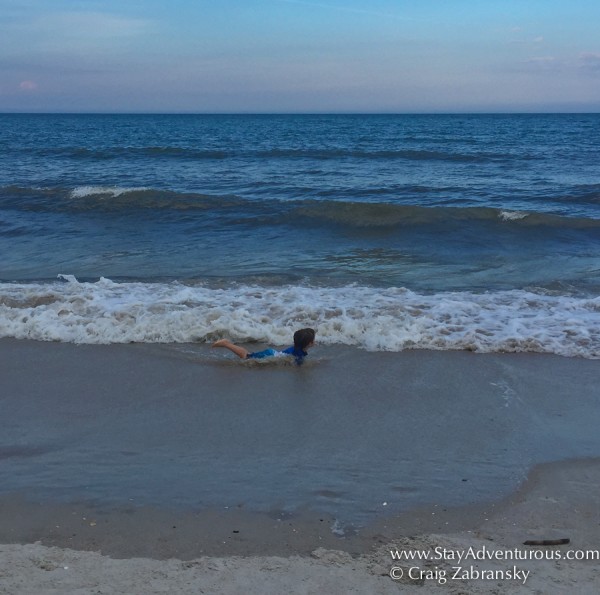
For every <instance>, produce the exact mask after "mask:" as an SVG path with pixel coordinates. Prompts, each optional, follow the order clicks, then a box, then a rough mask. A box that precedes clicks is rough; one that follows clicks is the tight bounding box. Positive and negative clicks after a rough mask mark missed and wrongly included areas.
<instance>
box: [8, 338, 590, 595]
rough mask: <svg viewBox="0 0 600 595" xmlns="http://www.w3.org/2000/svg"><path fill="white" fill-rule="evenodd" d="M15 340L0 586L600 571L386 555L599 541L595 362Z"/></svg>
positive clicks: (478, 582)
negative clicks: (281, 360) (254, 361)
mask: <svg viewBox="0 0 600 595" xmlns="http://www.w3.org/2000/svg"><path fill="white" fill-rule="evenodd" d="M0 356H1V357H0V373H1V377H2V386H3V388H2V396H1V399H2V406H3V416H2V421H1V422H0V423H1V425H2V432H1V433H0V435H1V436H2V438H1V440H2V441H1V442H0V459H1V462H2V466H1V480H2V481H1V483H0V490H1V491H0V543H2V544H4V545H1V546H0V593H10V594H13V593H24V594H25V593H27V594H29V593H86V594H87V593H90V594H91V593H167V592H168V593H201V592H205V593H281V592H286V591H287V592H290V593H324V592H325V593H398V592H418V593H423V592H429V591H432V592H436V591H437V590H440V591H448V592H454V593H479V592H481V593H488V592H489V593H494V592H496V593H505V592H514V593H530V592H541V593H564V592H570V591H576V592H578V593H586V592H589V593H595V592H597V591H598V588H599V586H600V577H599V576H598V560H597V559H596V560H582V561H579V560H577V561H567V560H564V559H563V560H556V559H554V560H537V559H533V560H515V561H509V560H506V559H504V560H484V561H482V560H469V561H463V562H462V564H457V561H456V560H451V559H445V560H436V561H434V562H433V563H431V564H429V565H426V564H424V563H422V562H408V561H406V560H402V561H393V560H392V558H391V556H390V549H395V548H398V549H401V550H403V551H409V550H410V551H416V550H426V549H434V548H435V547H440V548H446V550H448V551H454V550H456V551H462V552H464V551H465V550H467V548H468V547H470V546H473V547H474V548H475V550H481V549H482V548H487V550H488V551H494V552H496V551H501V550H503V549H508V550H514V548H518V549H519V551H521V552H526V551H534V550H535V551H540V552H542V551H543V552H554V554H553V555H556V552H562V553H563V555H566V552H567V551H569V550H572V551H574V550H587V549H600V548H599V546H598V536H599V535H600V496H599V495H598V494H600V490H599V488H600V461H599V460H597V459H595V458H593V457H596V456H598V455H599V454H600V438H599V437H598V433H597V427H598V422H600V413H599V411H598V409H599V408H598V407H597V404H598V397H599V389H598V380H599V373H598V368H597V362H594V361H590V360H582V359H573V358H561V357H554V356H542V355H534V354H502V355H498V354H496V355H481V354H473V353H466V352H455V353H454V352H426V351H414V352H403V353H400V354H398V353H367V352H363V351H359V350H353V349H351V348H341V349H337V348H327V347H318V348H316V349H315V350H314V352H313V353H311V360H310V362H307V365H306V366H303V367H302V368H296V367H294V366H285V365H281V364H274V365H258V366H250V365H248V364H247V363H243V362H240V361H238V360H236V359H235V358H231V357H227V356H226V355H225V354H223V353H222V352H216V351H211V350H210V349H209V348H207V347H206V346H202V345H170V346H153V345H111V346H75V345H67V344H45V343H36V342H28V341H13V340H2V341H0ZM556 461H559V462H556ZM559 538H568V539H570V543H569V544H568V545H561V546H545V547H543V546H540V547H537V546H536V547H533V546H524V545H523V542H524V541H526V540H531V539H559ZM546 555H548V554H546ZM505 557H506V556H505ZM455 566H461V567H464V568H465V569H468V568H470V567H471V566H472V567H473V568H474V569H476V570H479V571H481V570H482V569H495V570H498V571H507V570H508V569H510V568H512V567H513V566H516V567H518V568H519V569H520V572H521V571H523V572H524V571H527V570H528V571H529V572H530V574H529V575H528V577H527V579H526V581H525V584H523V580H522V578H523V577H522V576H521V575H520V576H519V578H518V579H509V578H507V577H506V576H504V578H502V577H495V578H494V579H493V580H491V579H490V580H488V579H483V578H469V579H466V578H460V579H459V578H455V579H453V578H451V573H452V572H453V571H451V568H452V567H455ZM392 567H398V568H401V569H402V570H403V574H404V576H403V578H402V579H401V580H399V581H393V580H392V579H391V578H390V577H389V573H390V570H391V569H392ZM411 567H420V568H423V569H429V570H430V571H432V572H433V571H437V572H438V578H437V579H436V578H424V579H415V578H411V577H409V576H408V574H409V569H410V568H411ZM443 571H446V572H447V575H446V579H447V582H445V583H443V584H442V581H441V580H440V579H439V574H440V573H443ZM396 572H398V571H396ZM415 573H417V574H418V571H416V570H413V571H411V574H413V576H414V575H415Z"/></svg>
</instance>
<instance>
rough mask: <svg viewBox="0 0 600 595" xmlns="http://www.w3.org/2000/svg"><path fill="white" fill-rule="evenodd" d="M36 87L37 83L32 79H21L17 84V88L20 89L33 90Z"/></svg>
mask: <svg viewBox="0 0 600 595" xmlns="http://www.w3.org/2000/svg"><path fill="white" fill-rule="evenodd" d="M37 88H38V85H37V83H36V82H34V81H22V82H21V84H20V85H19V89H21V91H35V90H36V89H37Z"/></svg>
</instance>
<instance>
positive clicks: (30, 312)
mask: <svg viewBox="0 0 600 595" xmlns="http://www.w3.org/2000/svg"><path fill="white" fill-rule="evenodd" d="M61 279H62V281H56V282H51V283H1V284H0V337H14V338H19V339H34V340H39V341H63V342H72V343H97V344H108V343H127V342H143V343H172V342H177V343H185V342H210V341H213V340H215V339H217V338H219V337H228V338H231V339H233V340H235V341H240V342H242V341H244V342H246V341H247V342H254V341H256V342H261V343H265V344H271V345H275V346H277V345H287V344H289V341H290V337H291V335H292V332H293V331H294V330H295V329H297V328H301V327H305V326H311V327H314V328H316V329H317V331H318V341H319V342H320V343H322V344H327V345H333V344H343V345H353V346H356V347H359V348H362V349H366V350H370V351H401V350H404V349H416V348H421V349H440V350H449V349H467V350H471V351H478V352H525V351H533V352H543V353H555V354H560V355H564V356H581V357H586V358H600V298H598V297H594V298H582V297H572V296H557V295H546V294H543V293H535V292H532V291H525V290H511V291H497V292H486V293H473V292H443V293H435V294H431V295H424V294H418V293H415V292H413V291H410V290H408V289H405V288H393V287H392V288H383V289H382V288H374V287H364V286H357V285H349V286H344V287H316V286H294V285H285V286H277V287H275V286H269V287H263V286H259V285H244V284H231V285H228V286H226V287H210V286H208V285H186V284H182V283H179V282H172V283H141V282H139V283H136V282H127V283H115V282H113V281H111V280H109V279H105V278H101V279H100V280H99V281H97V282H93V283H92V282H85V283H80V282H78V281H77V279H75V277H73V276H67V275H65V276H61Z"/></svg>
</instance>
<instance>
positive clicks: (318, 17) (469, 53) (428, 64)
mask: <svg viewBox="0 0 600 595" xmlns="http://www.w3.org/2000/svg"><path fill="white" fill-rule="evenodd" d="M599 23H600V2H598V0H570V1H568V2H567V1H566V0H561V1H555V0H535V1H533V0H502V1H495V2H493V1H489V0H477V1H475V0H395V1H392V0H369V1H368V2H367V1H359V0H323V1H320V0H316V1H314V2H313V1H312V0H246V1H241V0H211V1H208V0H194V1H192V0H171V1H170V2H167V1H164V0H161V1H159V0H119V1H116V0H114V1H113V0H107V1H96V0H78V1H76V0H51V1H50V0H0V111H59V112H65V111H66V112H69V111H74V112H87V111H91V112H98V111H100V112H469V111H477V112H479V111H483V112H486V111H491V112H497V111H500V112H511V111H527V112H532V111H534V112H535V111H542V112H547V111H575V112H579V111H600V26H599Z"/></svg>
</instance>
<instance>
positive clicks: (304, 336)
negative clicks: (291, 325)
mask: <svg viewBox="0 0 600 595" xmlns="http://www.w3.org/2000/svg"><path fill="white" fill-rule="evenodd" d="M314 343H315V331H314V330H313V329H311V328H303V329H300V330H299V331H296V332H295V333H294V345H293V346H292V347H288V348H287V349H284V350H283V351H277V350H275V349H265V350H264V351H255V352H254V353H250V352H249V351H248V350H247V349H244V348H243V347H240V346H239V345H236V344H235V343H232V342H231V341H230V340H229V339H220V340H219V341H215V342H214V343H213V347H225V348H227V349H229V351H233V353H235V354H236V355H237V356H238V357H241V358H242V359H262V358H263V357H272V356H274V355H293V356H294V357H295V358H296V363H297V364H298V365H300V364H302V362H303V361H304V358H305V357H306V356H307V355H308V353H306V349H308V348H309V347H312V346H313V345H314Z"/></svg>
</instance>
